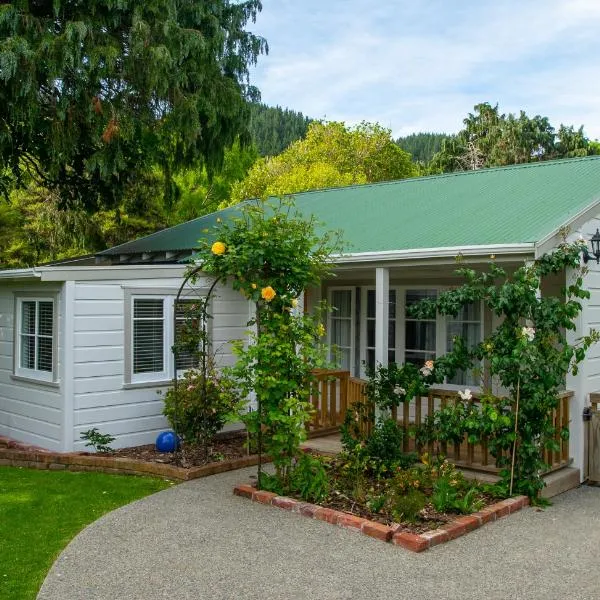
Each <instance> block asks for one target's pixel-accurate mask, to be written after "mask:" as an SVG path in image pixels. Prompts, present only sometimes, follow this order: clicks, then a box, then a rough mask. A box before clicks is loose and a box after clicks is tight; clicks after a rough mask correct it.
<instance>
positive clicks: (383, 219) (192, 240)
mask: <svg viewBox="0 0 600 600" xmlns="http://www.w3.org/2000/svg"><path fill="white" fill-rule="evenodd" d="M295 200H296V205H297V207H298V209H299V210H300V211H301V212H302V213H304V214H306V215H310V214H314V215H315V216H316V217H317V219H319V220H320V221H322V222H324V223H325V227H326V228H328V229H341V230H342V231H343V233H344V236H343V237H344V240H345V241H346V243H347V247H346V251H348V252H376V251H393V250H410V249H419V248H438V247H455V246H458V247H460V246H478V245H489V244H512V243H528V242H529V243H530V242H537V241H540V240H541V239H543V238H544V237H546V236H547V235H548V234H550V233H552V232H553V231H555V230H556V229H558V228H559V227H561V226H562V225H563V224H565V223H566V222H568V221H569V220H570V219H571V218H573V217H575V216H576V215H577V214H578V213H580V212H581V211H582V210H583V209H585V208H587V207H588V206H590V205H591V204H592V203H594V202H595V201H598V200H600V157H596V156H593V157H587V158H581V159H570V160H560V161H548V162H540V163H530V164H526V165H516V166H511V167H500V168H495V169H484V170H481V171H469V172H463V173H453V174H449V175H439V176H434V177H420V178H414V179H404V180H400V181H393V182H387V183H378V184H367V185H359V186H351V187H346V188H334V189H328V190H317V191H312V192H305V193H301V194H295ZM237 210H238V209H236V208H230V209H226V210H224V211H219V212H218V213H213V214H211V215H207V216H205V217H200V218H199V219H195V220H194V221H189V222H187V223H184V224H182V225H178V226H176V227H172V228H170V229H166V230H164V231H161V232H158V233H155V234H153V235H150V236H147V237H145V238H141V239H139V240H135V241H133V242H128V243H127V244H123V245H121V246H117V247H116V248H111V249H110V250H107V251H105V252H104V253H103V254H128V253H130V252H136V253H139V252H161V251H169V250H189V249H194V248H196V247H197V243H198V240H199V239H200V238H201V237H202V236H203V235H206V234H203V233H202V230H203V229H210V228H211V227H212V226H213V225H214V224H215V223H216V219H217V217H220V218H223V219H226V218H228V217H230V216H231V215H232V214H235V213H236V212H237Z"/></svg>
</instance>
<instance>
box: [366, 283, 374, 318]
mask: <svg viewBox="0 0 600 600" xmlns="http://www.w3.org/2000/svg"><path fill="white" fill-rule="evenodd" d="M367 318H369V319H374V318H375V290H367Z"/></svg>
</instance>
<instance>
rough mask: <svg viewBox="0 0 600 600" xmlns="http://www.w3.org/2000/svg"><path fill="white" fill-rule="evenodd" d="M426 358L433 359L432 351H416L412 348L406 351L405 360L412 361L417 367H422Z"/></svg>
mask: <svg viewBox="0 0 600 600" xmlns="http://www.w3.org/2000/svg"><path fill="white" fill-rule="evenodd" d="M428 360H435V353H434V352H417V351H414V350H407V351H406V355H405V361H406V362H407V363H413V364H414V365H416V366H417V367H419V368H420V367H422V366H423V365H424V364H425V362H426V361H428Z"/></svg>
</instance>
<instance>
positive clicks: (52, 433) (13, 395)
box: [0, 282, 63, 450]
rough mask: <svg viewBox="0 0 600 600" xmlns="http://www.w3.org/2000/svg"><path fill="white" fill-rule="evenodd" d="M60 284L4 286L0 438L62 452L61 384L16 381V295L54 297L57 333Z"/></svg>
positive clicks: (0, 312)
mask: <svg viewBox="0 0 600 600" xmlns="http://www.w3.org/2000/svg"><path fill="white" fill-rule="evenodd" d="M59 292H60V286H59V285H56V284H52V285H43V284H29V283H27V282H23V283H19V284H15V285H12V284H8V283H4V282H3V283H2V284H0V435H5V436H8V437H11V438H14V439H17V440H19V441H22V442H25V443H28V444H33V445H36V446H41V447H43V448H48V449H49V450H62V449H63V447H62V443H61V438H62V422H63V402H62V395H61V387H60V384H59V383H56V384H54V385H48V384H45V383H43V382H37V381H27V380H24V379H21V378H19V379H17V378H15V377H13V369H14V335H15V332H14V327H15V322H16V320H15V314H14V313H15V295H16V294H17V295H18V294H19V293H27V294H35V295H39V296H40V297H45V296H48V294H51V295H52V297H53V298H54V299H55V301H56V303H57V307H58V311H57V312H58V323H55V332H56V331H58V332H61V331H62V328H63V303H62V301H61V294H60V293H59ZM62 338H63V336H62V335H60V333H59V336H58V340H59V344H58V349H57V350H58V371H57V373H58V374H60V373H61V367H62V352H63V339H62Z"/></svg>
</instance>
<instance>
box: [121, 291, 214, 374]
mask: <svg viewBox="0 0 600 600" xmlns="http://www.w3.org/2000/svg"><path fill="white" fill-rule="evenodd" d="M169 291H170V290H165V294H164V295H161V296H158V295H149V294H136V293H133V292H131V291H129V292H127V293H126V296H125V298H126V306H128V310H127V314H128V315H129V319H128V321H127V324H126V328H127V329H126V339H128V340H129V350H128V351H127V353H126V355H127V358H126V361H127V365H126V369H125V382H126V383H134V384H135V383H145V382H153V381H163V380H167V379H172V378H173V371H174V369H176V370H177V373H178V374H180V373H182V372H183V371H185V370H187V369H191V368H194V367H196V366H198V356H197V354H195V353H194V352H192V351H189V350H181V351H180V352H179V354H178V355H177V364H176V365H175V366H174V364H173V352H172V348H173V344H174V343H175V329H176V330H177V331H180V330H181V329H182V328H183V326H184V323H185V319H186V318H187V314H188V310H187V307H188V306H190V305H192V304H194V302H198V300H197V299H191V298H183V299H180V301H179V303H178V306H177V312H176V314H175V324H174V323H173V308H174V305H175V293H171V294H168V295H167V293H168V292H169ZM174 325H175V327H174ZM198 326H199V327H202V326H203V324H201V323H198Z"/></svg>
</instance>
